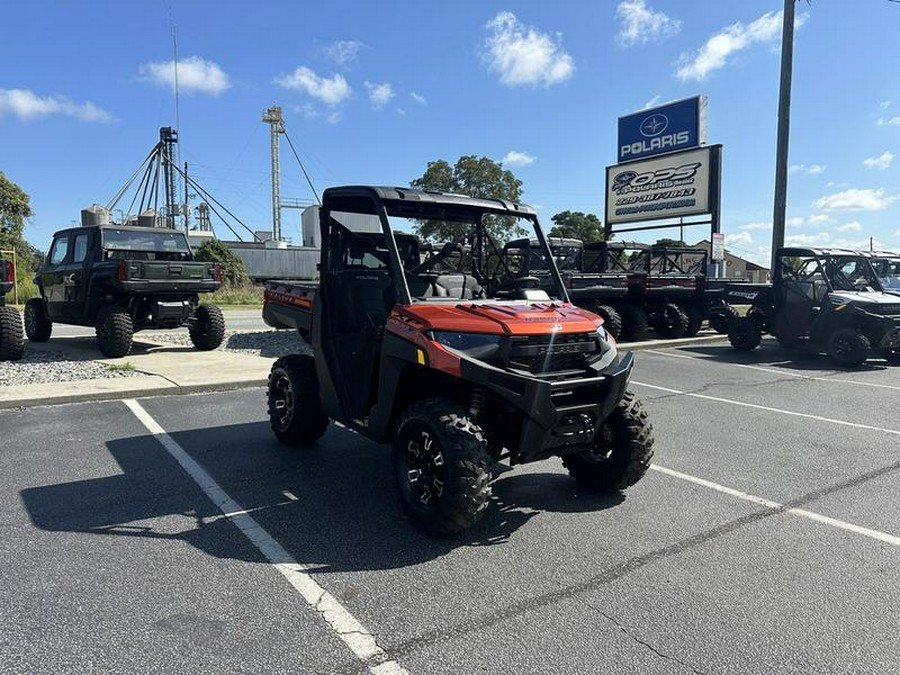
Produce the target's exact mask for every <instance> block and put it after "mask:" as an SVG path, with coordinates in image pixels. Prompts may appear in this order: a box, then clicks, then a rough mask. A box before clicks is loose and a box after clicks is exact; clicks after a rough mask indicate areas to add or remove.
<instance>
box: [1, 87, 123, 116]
mask: <svg viewBox="0 0 900 675" xmlns="http://www.w3.org/2000/svg"><path fill="white" fill-rule="evenodd" d="M7 113H9V114H11V115H15V116H16V117H18V118H19V119H20V120H23V121H25V122H27V121H29V120H32V119H36V118H38V117H46V116H47V115H66V116H68V117H74V118H75V119H77V120H81V121H82V122H109V121H111V120H112V115H110V114H109V113H108V112H106V111H105V110H103V109H102V108H100V107H98V106H96V105H94V104H93V103H91V102H90V101H86V102H85V103H75V102H74V101H72V100H70V99H68V98H66V97H65V96H43V97H41V96H38V95H37V94H35V93H34V92H33V91H31V90H30V89H0V117H3V115H5V114H7Z"/></svg>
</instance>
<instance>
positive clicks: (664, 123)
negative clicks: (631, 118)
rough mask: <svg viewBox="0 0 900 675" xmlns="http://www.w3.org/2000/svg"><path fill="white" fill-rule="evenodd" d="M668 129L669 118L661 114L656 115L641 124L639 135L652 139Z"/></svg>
mask: <svg viewBox="0 0 900 675" xmlns="http://www.w3.org/2000/svg"><path fill="white" fill-rule="evenodd" d="M668 127H669V118H668V117H666V116H665V115H663V114H662V113H656V114H655V115H650V117H648V118H647V119H645V120H644V121H643V122H641V135H642V136H646V137H647V138H653V137H654V136H658V135H659V134H661V133H662V132H664V131H665V130H666V129H668Z"/></svg>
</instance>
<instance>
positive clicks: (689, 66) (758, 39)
mask: <svg viewBox="0 0 900 675" xmlns="http://www.w3.org/2000/svg"><path fill="white" fill-rule="evenodd" d="M806 17H807V15H806V14H801V15H800V16H798V17H797V18H796V19H795V20H794V25H795V26H801V25H803V23H804V22H805V21H806ZM782 23H783V21H782V12H766V13H765V14H763V15H762V16H761V17H759V18H758V19H757V20H756V21H753V22H752V23H749V24H747V25H746V26H745V25H744V24H742V23H740V22H736V23H733V24H731V25H730V26H727V27H725V28H724V29H722V30H721V31H719V32H718V33H716V34H715V35H713V36H712V37H711V38H709V40H707V41H706V44H704V45H703V46H702V47H701V48H700V49H698V50H697V51H696V53H694V54H693V55H689V54H683V55H682V56H681V59H680V65H679V66H678V70H677V71H676V73H675V74H676V76H677V77H678V79H679V80H681V81H682V82H686V81H688V80H698V81H702V80H705V79H706V77H707V75H709V74H710V73H711V72H713V71H715V70H719V69H720V68H723V67H725V65H727V63H728V59H729V58H731V56H732V55H734V54H736V53H737V52H740V51H743V50H745V49H747V48H748V47H751V46H752V45H754V44H756V43H766V42H774V41H775V40H777V39H779V38H780V36H781V27H782Z"/></svg>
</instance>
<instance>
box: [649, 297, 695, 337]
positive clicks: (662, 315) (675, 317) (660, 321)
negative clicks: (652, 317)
mask: <svg viewBox="0 0 900 675" xmlns="http://www.w3.org/2000/svg"><path fill="white" fill-rule="evenodd" d="M687 328H688V317H687V315H686V314H685V313H684V311H682V309H681V307H679V306H678V305H676V304H675V303H673V302H669V303H666V304H665V305H664V306H663V307H662V309H661V311H660V312H659V315H658V316H657V318H656V322H655V323H654V325H653V329H654V330H655V331H656V333H657V335H659V337H661V338H664V339H666V340H670V339H675V338H680V337H682V336H683V335H684V334H685V332H686V331H687Z"/></svg>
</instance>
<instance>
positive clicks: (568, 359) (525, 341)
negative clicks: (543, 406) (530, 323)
mask: <svg viewBox="0 0 900 675" xmlns="http://www.w3.org/2000/svg"><path fill="white" fill-rule="evenodd" d="M596 351H597V336H596V334H595V333H568V334H551V335H525V336H513V337H511V338H510V346H509V365H510V366H511V367H513V368H520V369H523V370H527V371H529V372H531V373H535V374H538V373H553V372H558V371H563V370H582V369H584V367H585V359H586V358H587V357H588V356H589V355H591V354H594V353H595V352H596Z"/></svg>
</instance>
